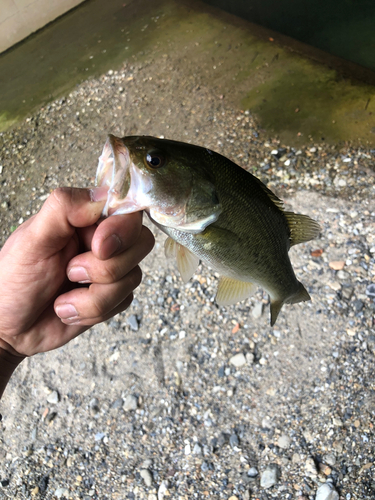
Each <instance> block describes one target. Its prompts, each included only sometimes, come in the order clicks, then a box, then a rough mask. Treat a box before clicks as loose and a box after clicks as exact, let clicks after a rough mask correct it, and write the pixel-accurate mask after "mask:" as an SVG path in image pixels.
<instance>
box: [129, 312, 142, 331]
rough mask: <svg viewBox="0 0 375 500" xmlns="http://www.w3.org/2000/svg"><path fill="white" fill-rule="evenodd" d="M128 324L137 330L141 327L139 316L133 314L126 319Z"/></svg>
mask: <svg viewBox="0 0 375 500" xmlns="http://www.w3.org/2000/svg"><path fill="white" fill-rule="evenodd" d="M126 322H127V324H128V325H129V326H130V328H131V329H132V330H133V331H134V332H137V331H138V329H139V323H138V319H137V316H136V315H135V314H131V315H130V316H129V317H128V318H127V319H126Z"/></svg>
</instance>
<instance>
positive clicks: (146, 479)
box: [140, 469, 154, 487]
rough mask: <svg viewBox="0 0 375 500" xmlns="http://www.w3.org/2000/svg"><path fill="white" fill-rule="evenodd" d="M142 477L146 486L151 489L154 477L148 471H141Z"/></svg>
mask: <svg viewBox="0 0 375 500" xmlns="http://www.w3.org/2000/svg"><path fill="white" fill-rule="evenodd" d="M140 475H141V478H142V479H143V481H144V482H145V485H146V486H148V487H150V486H151V485H152V482H153V479H154V478H153V477H152V474H151V472H150V471H149V470H148V469H141V471H140Z"/></svg>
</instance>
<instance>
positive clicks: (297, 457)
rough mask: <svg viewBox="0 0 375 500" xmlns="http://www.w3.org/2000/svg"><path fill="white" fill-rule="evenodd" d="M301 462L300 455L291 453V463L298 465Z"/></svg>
mask: <svg viewBox="0 0 375 500" xmlns="http://www.w3.org/2000/svg"><path fill="white" fill-rule="evenodd" d="M300 461H301V455H300V454H299V453H293V456H292V462H293V463H294V464H299V463H300Z"/></svg>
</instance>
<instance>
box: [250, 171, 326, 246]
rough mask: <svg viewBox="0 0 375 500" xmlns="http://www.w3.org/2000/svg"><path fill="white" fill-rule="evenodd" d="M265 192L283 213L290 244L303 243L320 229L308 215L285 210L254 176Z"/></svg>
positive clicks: (315, 235)
mask: <svg viewBox="0 0 375 500" xmlns="http://www.w3.org/2000/svg"><path fill="white" fill-rule="evenodd" d="M254 179H256V180H257V181H258V183H259V185H260V187H261V188H262V189H263V191H264V192H265V193H266V194H267V196H268V197H269V199H270V200H271V201H272V202H273V203H274V204H275V205H276V206H277V208H279V209H280V210H281V211H282V212H283V213H284V215H285V217H286V219H287V222H288V226H289V229H290V246H293V245H297V244H298V243H304V242H306V241H310V240H313V239H314V238H316V237H317V236H319V233H320V231H321V227H320V225H319V224H318V223H317V222H316V221H315V220H313V219H311V218H310V217H309V216H308V215H302V214H295V213H294V212H285V206H284V203H283V202H282V201H281V200H280V198H278V197H277V196H276V195H275V194H274V193H273V192H272V191H271V190H270V189H268V187H267V186H265V185H264V184H263V182H261V181H260V180H259V179H257V178H256V177H254Z"/></svg>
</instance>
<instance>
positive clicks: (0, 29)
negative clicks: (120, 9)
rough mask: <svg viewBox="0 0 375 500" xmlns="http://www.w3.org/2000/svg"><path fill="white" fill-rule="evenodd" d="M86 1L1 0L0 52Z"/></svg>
mask: <svg viewBox="0 0 375 500" xmlns="http://www.w3.org/2000/svg"><path fill="white" fill-rule="evenodd" d="M83 1H84V0H0V52H3V51H4V50H6V49H8V48H9V47H11V46H12V45H14V44H15V43H17V42H19V41H21V40H22V39H23V38H26V37H27V36H29V35H30V34H31V33H33V32H34V31H37V30H38V29H40V28H42V27H43V26H45V25H46V24H48V23H49V22H51V21H53V20H54V19H56V18H57V17H59V16H61V15H62V14H65V12H67V11H68V10H70V9H72V8H73V7H75V6H76V5H78V4H80V3H82V2H83Z"/></svg>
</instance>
